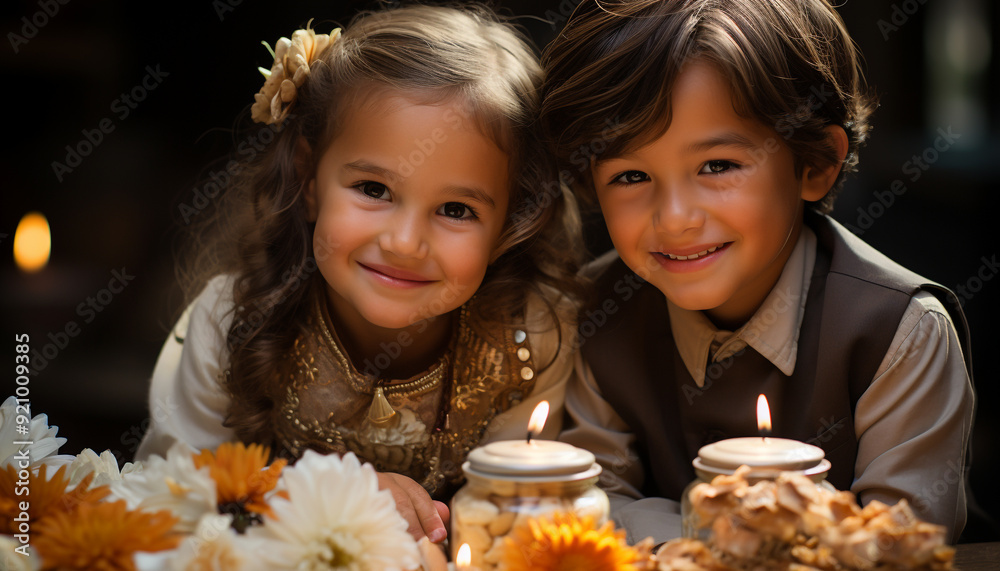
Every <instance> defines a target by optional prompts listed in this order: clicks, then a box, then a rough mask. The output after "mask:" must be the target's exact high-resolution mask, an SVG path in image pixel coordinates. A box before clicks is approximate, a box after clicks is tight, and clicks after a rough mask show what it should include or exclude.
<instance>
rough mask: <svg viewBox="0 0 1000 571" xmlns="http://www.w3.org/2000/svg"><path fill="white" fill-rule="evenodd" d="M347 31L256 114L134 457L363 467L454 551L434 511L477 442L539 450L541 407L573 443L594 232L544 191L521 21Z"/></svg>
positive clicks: (433, 18)
mask: <svg viewBox="0 0 1000 571" xmlns="http://www.w3.org/2000/svg"><path fill="white" fill-rule="evenodd" d="M338 32H339V31H335V32H334V33H333V34H331V35H330V36H322V35H316V34H315V33H314V32H313V31H312V30H310V29H306V30H299V31H298V32H296V33H295V34H294V35H293V37H292V39H291V41H289V40H286V39H282V40H281V41H279V44H278V46H277V49H276V54H275V55H276V57H275V63H274V66H273V67H272V68H271V71H270V76H269V77H268V79H267V82H266V83H265V85H264V88H263V89H262V90H261V93H260V94H258V95H257V96H256V97H257V103H256V104H255V105H254V106H253V108H252V116H253V119H254V120H255V121H257V122H260V123H263V124H264V126H262V127H261V128H260V131H258V135H259V139H260V140H261V141H264V140H265V136H266V140H270V139H271V138H273V141H272V142H270V143H269V144H268V145H267V147H266V151H264V152H263V153H261V154H260V156H258V157H256V158H255V160H254V161H253V162H252V164H251V165H249V166H248V167H247V168H246V169H245V170H244V172H243V173H241V176H239V177H236V178H235V180H234V182H233V183H232V184H231V186H230V188H229V189H228V195H227V196H228V198H229V199H230V200H228V202H226V205H227V208H231V210H227V211H226V212H230V211H233V210H235V211H236V214H234V215H232V216H228V214H227V217H226V218H225V219H224V220H225V221H227V223H226V224H222V226H224V227H231V228H232V231H231V232H230V234H228V242H227V243H224V245H229V246H231V247H232V257H231V258H221V259H222V260H223V262H221V263H219V264H217V266H216V267H217V268H218V269H217V270H216V272H217V273H218V275H217V276H216V277H215V278H213V279H212V280H211V281H209V282H208V284H207V286H205V287H204V289H203V291H202V292H201V293H200V295H198V297H197V299H195V300H194V303H192V304H191V306H190V307H189V308H188V310H187V312H186V313H185V314H184V316H183V317H182V318H181V321H180V323H178V325H177V327H176V328H175V330H174V332H173V335H171V337H170V338H169V339H168V340H167V342H166V344H165V346H164V348H163V351H162V353H161V355H160V358H159V361H158V362H157V365H156V369H155V370H154V373H153V379H152V384H151V388H150V397H149V398H150V415H151V426H150V428H149V431H148V432H147V434H146V436H145V438H144V440H143V442H142V444H141V446H140V448H139V451H138V453H137V457H138V458H145V457H147V456H148V455H150V454H153V453H159V454H162V453H164V452H165V451H166V449H167V448H169V447H170V445H171V444H172V443H174V442H175V441H183V442H186V443H188V444H190V445H192V446H194V447H196V448H214V447H216V446H217V445H219V444H220V443H222V442H225V441H228V440H236V439H239V440H242V441H245V442H258V443H263V444H266V445H268V446H270V447H271V448H272V450H273V451H274V453H275V454H276V455H279V456H282V457H287V458H290V459H293V460H294V459H295V458H296V457H298V456H300V455H301V454H302V453H303V451H304V450H306V449H314V450H318V451H320V452H325V453H332V452H336V453H344V452H354V453H355V454H356V455H357V456H358V457H360V458H362V459H363V460H365V461H368V462H371V463H372V464H373V465H374V466H375V467H376V469H377V470H378V471H379V472H380V482H381V484H382V486H383V487H384V488H388V489H390V490H391V491H392V492H393V494H394V496H395V497H396V500H397V506H398V507H399V509H400V511H401V513H403V515H404V516H406V517H407V519H408V521H409V522H410V524H411V528H410V530H411V532H412V533H413V534H414V535H415V536H416V537H418V538H419V537H422V536H424V535H426V536H428V537H429V538H430V539H431V540H432V541H441V540H443V539H444V537H445V529H444V524H443V518H445V519H446V518H447V508H446V507H444V505H443V504H440V503H432V501H431V497H433V498H435V499H437V500H446V499H447V498H448V497H449V496H450V494H451V493H452V492H453V491H454V490H455V489H456V488H457V486H458V485H460V484H461V482H462V471H461V464H462V462H463V461H464V460H465V457H466V454H467V453H468V452H469V450H470V449H472V448H473V447H475V446H477V445H479V444H480V442H482V441H483V440H486V439H507V438H523V435H524V432H525V429H526V427H527V420H528V417H529V416H530V414H531V411H532V409H533V408H534V406H535V404H537V403H538V402H539V401H541V400H543V399H546V400H548V401H549V403H550V405H551V406H552V407H553V413H552V414H551V415H550V421H549V424H548V425H547V426H546V434H548V435H550V436H551V435H554V434H556V433H557V432H558V429H559V426H558V425H559V421H558V419H559V418H560V416H561V405H562V399H563V397H562V391H563V384H564V380H565V378H566V377H567V376H568V374H569V371H570V369H571V365H570V363H569V359H568V353H569V352H568V351H565V350H564V351H560V350H559V348H560V346H561V345H563V344H566V345H569V344H572V343H573V339H571V338H570V337H571V335H572V331H573V326H572V324H571V321H572V315H573V311H574V310H573V307H574V305H573V304H572V303H570V301H569V299H570V298H569V296H568V293H572V292H573V291H574V289H573V288H574V281H573V279H574V278H573V276H575V270H576V261H575V258H574V256H575V255H576V253H577V252H579V251H580V250H581V248H580V247H579V246H578V245H577V244H578V240H579V220H578V217H577V214H576V209H575V203H574V202H573V200H572V199H571V197H570V196H568V195H564V194H563V193H562V191H561V189H560V186H559V185H558V183H551V184H549V183H547V181H556V180H557V178H556V176H555V174H554V172H552V170H551V167H550V165H549V164H548V163H547V162H546V159H545V158H544V157H545V154H544V153H543V152H542V151H541V150H540V149H539V148H537V145H538V143H537V139H536V138H535V137H533V136H532V133H531V131H530V127H531V126H532V122H533V117H534V115H535V113H536V108H537V105H538V101H537V95H536V94H537V89H538V87H539V85H540V80H541V70H540V67H539V65H538V63H537V60H536V58H535V57H534V55H533V53H532V51H531V49H530V48H529V47H528V45H527V44H526V43H525V41H524V40H523V39H522V38H521V37H520V36H519V35H518V34H517V33H515V32H514V31H513V30H512V29H511V27H510V26H508V25H507V24H505V23H503V22H501V21H500V20H499V19H498V18H497V17H496V16H495V15H493V14H491V13H489V12H488V11H486V10H485V9H481V8H475V7H468V8H463V9H456V8H441V7H429V6H420V7H409V8H401V9H396V10H387V11H382V12H375V13H369V14H364V15H362V16H360V17H359V18H357V19H356V21H354V22H353V23H352V24H351V25H350V27H349V28H348V29H347V30H346V31H345V32H344V33H343V34H342V35H340V34H339V33H338ZM269 131H270V133H268V132H269ZM220 220H222V219H221V218H220ZM226 260H231V261H229V262H228V263H227V262H226ZM557 292H558V293H557ZM567 316H568V317H567ZM428 494H429V495H428ZM435 508H436V509H435Z"/></svg>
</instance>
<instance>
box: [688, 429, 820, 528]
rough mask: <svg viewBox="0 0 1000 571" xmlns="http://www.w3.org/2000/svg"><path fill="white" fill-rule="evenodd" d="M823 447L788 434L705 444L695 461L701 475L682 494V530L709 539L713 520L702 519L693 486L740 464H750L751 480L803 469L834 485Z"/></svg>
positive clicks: (727, 471) (804, 473)
mask: <svg viewBox="0 0 1000 571" xmlns="http://www.w3.org/2000/svg"><path fill="white" fill-rule="evenodd" d="M824 456H825V453H824V452H823V449H822V448H820V447H818V446H813V445H811V444H806V443H805V442H800V441H798V440H790V439H787V438H769V437H745V438H728V439H726V440H720V441H719V442H715V443H713V444H708V445H706V446H702V447H701V448H700V449H699V450H698V457H697V458H695V459H694V460H693V461H692V464H693V465H694V471H695V474H696V475H697V477H696V478H695V480H694V481H693V482H691V483H690V484H688V486H687V488H685V489H684V493H683V495H682V496H681V533H682V534H683V536H684V537H687V538H692V539H701V540H706V539H708V535H709V532H710V530H711V526H712V522H706V521H700V518H699V517H698V515H697V514H695V513H694V510H693V509H692V508H691V495H690V492H691V490H692V489H693V488H694V487H695V486H697V485H698V484H701V483H711V481H712V479H713V478H715V477H716V476H722V475H732V474H733V473H734V472H735V471H736V469H737V468H739V467H740V466H748V467H749V468H750V473H749V474H748V475H747V480H748V481H749V482H750V483H754V482H758V481H761V480H774V479H775V478H777V477H778V474H780V473H781V472H788V471H794V472H799V473H801V474H803V475H805V476H807V477H808V478H809V479H811V480H812V481H813V482H815V483H816V484H817V485H823V486H826V487H828V488H830V489H833V487H832V486H831V485H830V484H829V483H828V482H827V481H826V474H827V473H828V472H829V471H830V466H831V465H830V461H829V460H827V459H826V458H825V457H824Z"/></svg>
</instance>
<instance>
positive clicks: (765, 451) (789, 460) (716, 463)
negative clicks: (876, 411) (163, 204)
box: [694, 395, 830, 479]
mask: <svg viewBox="0 0 1000 571" xmlns="http://www.w3.org/2000/svg"><path fill="white" fill-rule="evenodd" d="M757 430H758V431H759V432H760V436H748V437H742V438H727V439H725V440H720V441H719V442H715V443H713V444H709V445H707V446H702V447H701V449H699V450H698V457H697V458H695V460H694V467H695V470H696V471H700V472H704V473H705V474H707V475H708V476H712V475H717V474H718V473H731V472H732V471H733V470H735V469H736V468H738V467H740V466H742V465H747V466H750V468H756V469H761V470H801V471H805V472H806V474H807V475H812V473H814V472H815V473H816V474H817V476H820V475H824V474H826V472H828V471H829V470H830V461H829V460H826V459H825V458H824V456H825V453H824V452H823V449H822V448H820V447H818V446H813V445H811V444H806V443H805V442H800V441H798V440H791V439H788V438H772V437H770V436H768V435H769V434H771V412H770V408H769V407H768V405H767V398H766V397H765V396H764V395H760V396H758V397H757ZM705 474H702V476H703V477H704V475H705ZM706 479H710V478H706Z"/></svg>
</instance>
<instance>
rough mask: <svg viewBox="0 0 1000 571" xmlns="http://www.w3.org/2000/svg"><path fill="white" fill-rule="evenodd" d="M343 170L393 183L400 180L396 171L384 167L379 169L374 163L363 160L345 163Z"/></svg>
mask: <svg viewBox="0 0 1000 571" xmlns="http://www.w3.org/2000/svg"><path fill="white" fill-rule="evenodd" d="M344 168H348V169H351V170H356V171H361V172H366V173H369V174H374V175H377V176H381V177H385V178H387V179H389V180H391V181H393V182H395V181H397V180H399V179H400V178H402V177H400V176H399V175H398V174H396V171H394V170H391V169H387V168H385V167H380V166H378V165H376V164H374V163H370V162H368V161H364V160H358V161H353V162H350V163H347V164H346V165H344Z"/></svg>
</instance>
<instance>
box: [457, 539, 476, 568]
mask: <svg viewBox="0 0 1000 571" xmlns="http://www.w3.org/2000/svg"><path fill="white" fill-rule="evenodd" d="M471 564H472V548H471V547H469V544H468V543H463V544H462V547H459V548H458V553H457V554H456V555H455V565H456V566H458V568H459V569H467V568H468V567H469V565H471Z"/></svg>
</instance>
